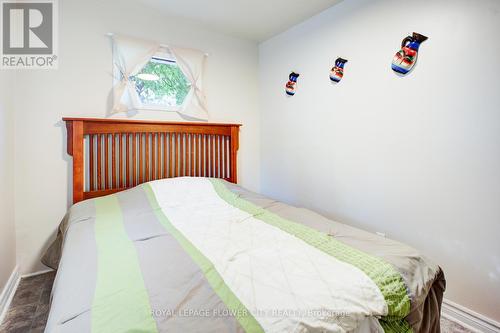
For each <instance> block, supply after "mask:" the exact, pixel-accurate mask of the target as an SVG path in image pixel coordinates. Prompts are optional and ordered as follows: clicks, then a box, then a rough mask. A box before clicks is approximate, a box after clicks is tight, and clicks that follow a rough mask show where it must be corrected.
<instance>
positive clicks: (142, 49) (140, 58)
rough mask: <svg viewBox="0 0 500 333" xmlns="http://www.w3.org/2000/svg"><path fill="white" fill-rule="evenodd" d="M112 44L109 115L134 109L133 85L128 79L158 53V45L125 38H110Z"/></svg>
mask: <svg viewBox="0 0 500 333" xmlns="http://www.w3.org/2000/svg"><path fill="white" fill-rule="evenodd" d="M111 38H112V43H113V66H114V68H113V75H114V78H115V80H114V82H115V83H114V87H113V108H112V110H111V113H112V114H113V113H118V112H127V111H129V110H131V109H134V106H135V103H134V100H135V99H136V93H135V87H134V84H133V83H131V82H130V81H129V77H130V76H133V75H136V74H138V73H139V72H140V71H141V69H142V68H143V67H144V66H145V65H146V64H147V63H148V61H149V60H151V57H152V56H153V55H154V54H155V53H156V52H157V51H158V49H159V48H160V44H159V43H157V42H153V41H144V40H140V39H135V38H131V37H125V36H116V35H113V36H111Z"/></svg>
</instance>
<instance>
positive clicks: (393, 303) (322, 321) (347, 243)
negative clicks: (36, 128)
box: [42, 118, 445, 333]
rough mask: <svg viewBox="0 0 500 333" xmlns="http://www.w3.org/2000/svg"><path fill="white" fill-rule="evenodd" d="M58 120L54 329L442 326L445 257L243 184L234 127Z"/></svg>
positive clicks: (51, 259)
mask: <svg viewBox="0 0 500 333" xmlns="http://www.w3.org/2000/svg"><path fill="white" fill-rule="evenodd" d="M64 120H65V121H66V124H67V128H68V131H67V132H68V153H69V154H70V155H72V156H73V199H74V202H75V204H74V205H73V206H72V207H71V208H70V209H69V211H68V213H67V214H66V216H65V218H64V219H63V221H62V223H61V225H60V227H59V233H58V238H57V240H56V241H55V242H54V243H53V244H52V246H51V247H50V248H49V250H48V251H47V253H46V254H45V256H44V258H43V260H42V261H43V262H44V263H46V264H47V265H50V266H52V267H57V268H58V271H57V276H56V280H55V283H54V288H53V294H52V302H51V309H50V314H49V319H48V323H47V327H46V332H48V333H50V332H360V333H361V332H363V333H364V332H384V331H385V332H439V330H440V326H439V322H440V308H441V302H442V297H443V292H444V289H445V280H444V275H443V272H442V270H441V269H440V268H439V266H437V265H436V264H434V263H432V262H431V261H429V260H428V259H427V258H425V257H424V256H422V255H421V254H420V253H419V252H418V251H417V250H415V249H413V248H411V247H409V246H406V245H404V244H401V243H399V242H396V241H392V240H389V239H387V238H383V237H380V236H378V235H374V234H371V233H368V232H365V231H363V230H359V229H356V228H353V227H350V226H348V225H345V224H342V223H338V222H335V221H332V220H329V219H326V218H325V217H323V216H320V215H318V214H316V213H314V212H312V211H310V210H307V209H303V208H298V207H293V206H290V205H287V204H284V203H281V202H279V201H276V200H272V199H269V198H266V197H265V196H262V195H259V194H256V193H253V192H251V191H248V190H246V189H244V188H242V187H240V186H238V185H237V184H236V183H237V174H236V170H237V164H236V163H237V151H238V132H239V127H240V125H238V124H209V123H201V124H199V123H167V122H145V121H127V120H109V119H106V120H103V119H81V118H65V119H64Z"/></svg>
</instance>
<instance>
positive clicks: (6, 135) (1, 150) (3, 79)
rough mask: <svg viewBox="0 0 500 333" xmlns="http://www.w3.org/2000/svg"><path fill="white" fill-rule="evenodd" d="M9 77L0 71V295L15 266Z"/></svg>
mask: <svg viewBox="0 0 500 333" xmlns="http://www.w3.org/2000/svg"><path fill="white" fill-rule="evenodd" d="M13 77H14V73H13V72H9V71H0V294H1V291H2V290H3V288H4V286H5V283H6V282H7V280H8V279H9V277H10V275H11V274H12V271H13V270H14V267H15V266H16V237H15V227H14V132H13V129H14V117H13V113H14V111H13V108H12V103H11V102H12V99H11V96H12V89H11V88H12V83H13Z"/></svg>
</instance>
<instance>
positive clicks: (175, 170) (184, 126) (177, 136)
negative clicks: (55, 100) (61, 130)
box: [63, 118, 241, 203]
mask: <svg viewBox="0 0 500 333" xmlns="http://www.w3.org/2000/svg"><path fill="white" fill-rule="evenodd" d="M63 120H64V121H65V122H66V128H67V134H68V135H67V137H68V144H67V150H68V154H69V155H71V156H73V203H77V202H79V201H82V200H85V199H89V198H95V197H99V196H103V195H107V194H111V193H115V192H119V191H123V190H125V189H127V188H131V187H134V186H136V185H138V184H141V183H144V182H147V181H151V180H156V179H163V178H172V177H179V176H198V177H215V178H223V179H226V180H228V181H230V182H233V183H236V181H237V178H236V177H237V165H236V162H237V158H236V154H237V151H238V135H239V127H240V126H241V125H239V124H214V123H193V122H159V121H143V120H122V119H95V118H63Z"/></svg>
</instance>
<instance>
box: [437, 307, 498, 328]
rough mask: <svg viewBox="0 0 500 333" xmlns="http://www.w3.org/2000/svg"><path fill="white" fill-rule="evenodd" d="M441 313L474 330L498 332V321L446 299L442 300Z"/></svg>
mask: <svg viewBox="0 0 500 333" xmlns="http://www.w3.org/2000/svg"><path fill="white" fill-rule="evenodd" d="M441 315H442V316H443V317H444V318H446V319H448V320H451V321H454V322H456V323H458V324H460V325H462V326H463V327H465V328H468V329H470V330H472V331H474V332H481V333H500V323H499V322H497V321H495V320H493V319H491V318H488V317H485V316H483V315H481V314H479V313H477V312H474V311H472V310H470V309H468V308H466V307H464V306H462V305H460V304H457V303H455V302H452V301H450V300H448V299H444V300H443V308H442V310H441Z"/></svg>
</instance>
